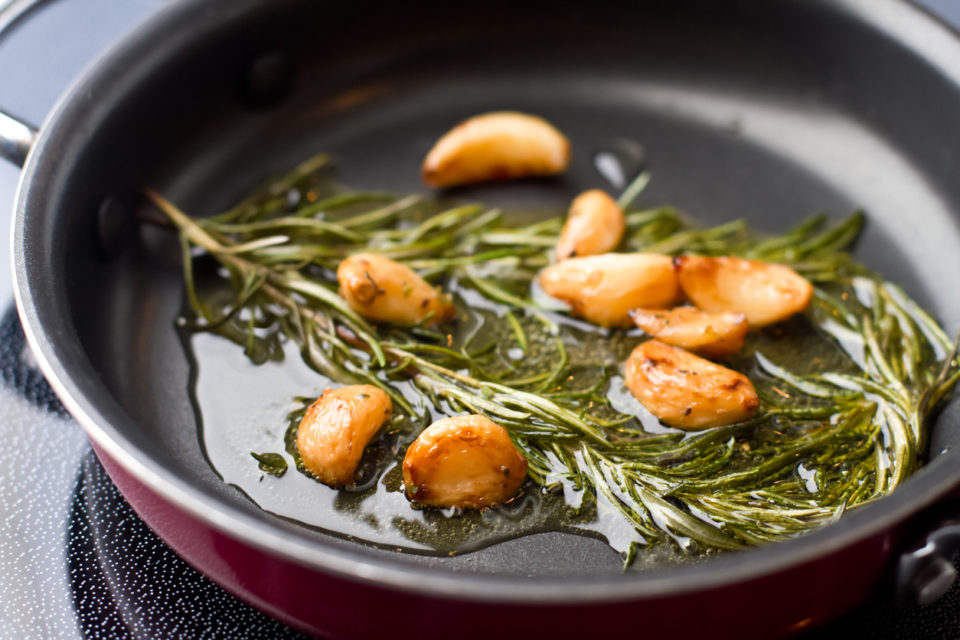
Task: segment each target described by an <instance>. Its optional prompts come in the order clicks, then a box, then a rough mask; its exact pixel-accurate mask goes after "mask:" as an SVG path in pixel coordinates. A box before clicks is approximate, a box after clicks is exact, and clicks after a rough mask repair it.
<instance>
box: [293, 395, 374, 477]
mask: <svg viewBox="0 0 960 640" xmlns="http://www.w3.org/2000/svg"><path fill="white" fill-rule="evenodd" d="M392 408H393V405H392V403H391V402H390V397H389V396H388V395H387V394H386V393H384V392H383V391H381V390H380V389H378V388H376V387H373V386H371V385H368V384H357V385H351V386H347V387H340V388H339V389H336V390H334V391H331V390H329V389H328V390H327V391H324V392H323V395H321V396H320V397H319V398H317V401H316V402H314V403H313V404H312V405H310V407H309V408H308V409H307V413H306V414H305V415H304V416H303V419H302V420H301V421H300V426H299V428H298V429H297V451H299V452H300V458H301V459H302V460H303V465H304V466H305V467H306V468H307V470H308V471H309V472H310V473H312V474H313V475H314V476H316V478H317V479H318V480H320V482H322V483H324V484H326V485H330V486H331V487H343V486H346V485H350V484H353V483H354V481H355V478H356V473H357V463H359V462H360V458H361V457H362V456H363V450H364V448H365V447H366V446H367V443H369V442H370V440H371V438H373V436H374V434H375V433H376V432H377V431H378V430H379V429H380V427H381V426H383V423H384V422H386V421H387V420H389V419H390V414H391V411H392Z"/></svg>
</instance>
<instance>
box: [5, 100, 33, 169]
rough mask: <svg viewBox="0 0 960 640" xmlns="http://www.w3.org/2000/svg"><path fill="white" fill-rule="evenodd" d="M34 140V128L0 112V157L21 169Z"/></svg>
mask: <svg viewBox="0 0 960 640" xmlns="http://www.w3.org/2000/svg"><path fill="white" fill-rule="evenodd" d="M36 139H37V128H36V127H33V126H31V125H29V124H27V123H25V122H21V121H20V120H17V119H16V118H14V117H13V116H10V115H7V114H6V113H4V112H2V111H0V157H2V158H3V159H4V160H7V161H9V162H12V163H13V164H15V165H17V166H18V167H22V166H23V163H24V161H25V160H26V159H27V153H28V152H29V151H30V148H31V147H32V146H33V142H34V140H36Z"/></svg>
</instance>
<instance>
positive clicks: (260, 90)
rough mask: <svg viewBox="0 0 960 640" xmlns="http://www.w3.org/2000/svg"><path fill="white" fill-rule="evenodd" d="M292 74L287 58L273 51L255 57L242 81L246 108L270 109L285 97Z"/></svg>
mask: <svg viewBox="0 0 960 640" xmlns="http://www.w3.org/2000/svg"><path fill="white" fill-rule="evenodd" d="M292 78H293V74H292V73H291V69H290V63H289V62H288V61H287V56H285V55H284V54H282V53H280V52H279V51H273V52H270V53H265V54H262V55H260V56H257V57H256V58H255V59H254V60H253V62H252V63H250V67H249V69H248V70H247V74H246V76H245V77H244V80H243V87H242V99H243V102H244V104H246V105H247V106H248V107H254V108H264V107H272V106H274V105H275V104H277V103H278V102H280V100H282V99H283V98H284V96H286V94H287V91H288V90H289V89H290V85H291V81H292Z"/></svg>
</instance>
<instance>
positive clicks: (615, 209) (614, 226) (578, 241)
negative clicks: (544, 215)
mask: <svg viewBox="0 0 960 640" xmlns="http://www.w3.org/2000/svg"><path fill="white" fill-rule="evenodd" d="M626 224H627V223H626V220H625V219H624V216H623V211H622V210H621V209H620V205H618V204H617V203H616V201H615V200H614V199H613V198H611V197H610V196H608V195H607V194H606V193H604V192H603V191H600V190H599V189H593V190H591V191H585V192H584V193H581V194H580V195H579V196H577V197H576V198H575V199H574V201H573V203H571V204H570V212H569V213H568V214H567V222H566V223H565V224H564V225H563V231H562V232H561V233H560V240H559V241H558V242H557V249H556V256H557V260H566V259H567V258H572V257H574V256H594V255H599V254H601V253H607V252H608V251H613V250H614V249H616V248H617V245H618V244H620V239H621V238H622V237H623V232H624V230H625V229H626Z"/></svg>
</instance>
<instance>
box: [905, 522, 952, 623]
mask: <svg viewBox="0 0 960 640" xmlns="http://www.w3.org/2000/svg"><path fill="white" fill-rule="evenodd" d="M958 555H960V520H956V519H952V520H944V521H942V522H940V523H939V524H938V525H937V526H936V527H935V528H934V529H933V530H931V531H930V532H928V533H927V534H926V535H925V536H923V537H922V538H921V539H920V540H919V541H918V542H916V543H915V544H914V545H913V546H912V547H911V548H909V549H908V550H907V551H906V552H905V553H904V554H902V555H901V556H900V559H899V561H898V563H897V566H896V570H895V571H896V576H895V581H896V591H897V593H896V597H897V600H898V602H899V603H900V604H903V605H920V606H925V605H928V604H930V603H931V602H933V601H934V600H937V599H939V598H940V597H941V596H943V595H945V594H946V593H947V591H949V590H950V587H951V586H953V583H954V582H956V580H957V569H956V567H955V566H954V560H955V559H956V558H957V556H958Z"/></svg>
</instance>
